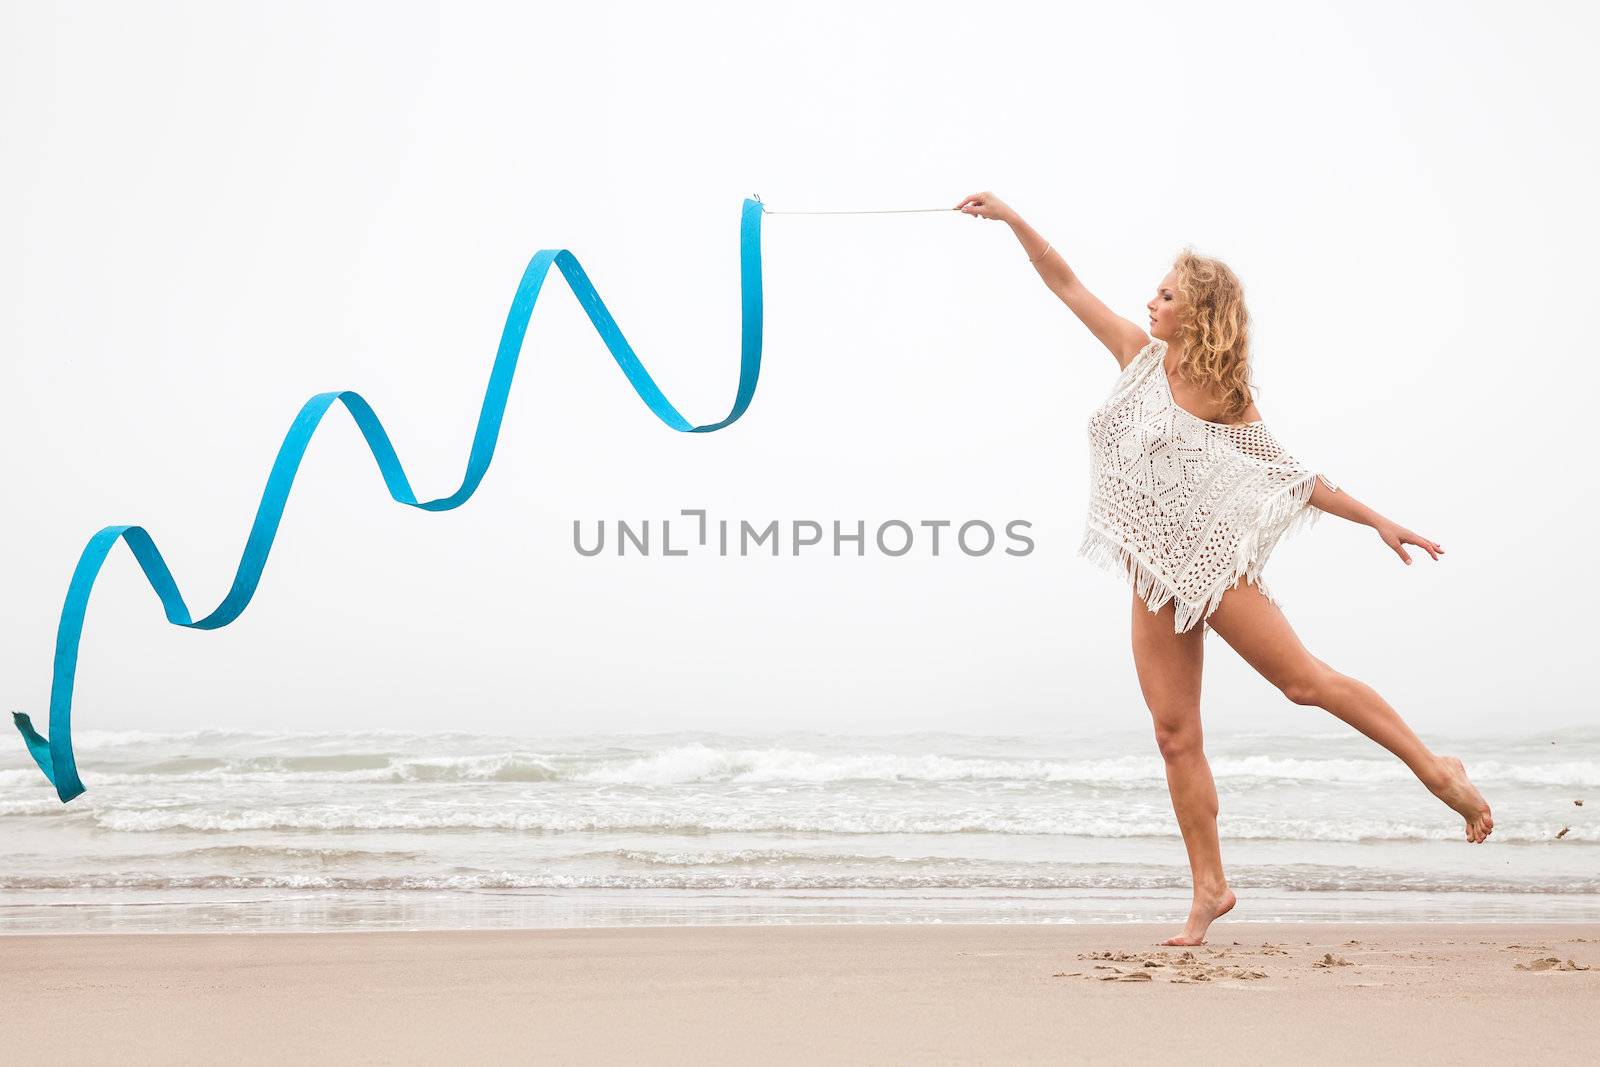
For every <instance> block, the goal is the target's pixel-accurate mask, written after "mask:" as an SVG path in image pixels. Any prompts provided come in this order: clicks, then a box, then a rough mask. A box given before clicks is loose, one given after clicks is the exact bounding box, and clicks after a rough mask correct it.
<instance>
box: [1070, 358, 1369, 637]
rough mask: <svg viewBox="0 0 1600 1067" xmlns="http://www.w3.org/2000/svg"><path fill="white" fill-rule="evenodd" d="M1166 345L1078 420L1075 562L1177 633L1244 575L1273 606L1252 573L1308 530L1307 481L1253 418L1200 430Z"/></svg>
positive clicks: (1315, 512)
mask: <svg viewBox="0 0 1600 1067" xmlns="http://www.w3.org/2000/svg"><path fill="white" fill-rule="evenodd" d="M1166 351H1167V345H1166V342H1165V341H1151V342H1150V343H1149V344H1148V345H1146V346H1145V347H1144V348H1143V349H1141V350H1140V351H1139V354H1138V355H1137V356H1135V357H1134V358H1133V359H1132V360H1131V361H1130V362H1129V363H1128V365H1127V366H1126V367H1125V368H1123V371H1122V374H1121V376H1120V377H1119V378H1118V379H1117V382H1116V384H1115V385H1114V386H1113V387H1112V389H1111V395H1110V397H1109V398H1108V399H1107V400H1106V402H1105V403H1104V404H1102V405H1101V406H1100V407H1099V408H1098V409H1097V410H1096V411H1095V412H1094V414H1093V415H1091V416H1090V417H1089V461H1090V483H1089V515H1088V520H1087V522H1086V523H1085V527H1084V532H1083V541H1082V543H1081V544H1080V545H1079V548H1078V555H1080V556H1083V557H1085V558H1087V559H1088V560H1090V561H1091V562H1092V563H1094V564H1096V565H1097V566H1100V567H1102V568H1103V569H1105V570H1106V571H1108V572H1110V573H1112V574H1120V575H1122V576H1124V577H1125V578H1127V579H1128V580H1129V582H1130V583H1131V584H1132V586H1133V588H1134V592H1135V593H1136V594H1137V595H1138V596H1139V598H1140V599H1142V600H1143V601H1144V602H1145V604H1146V605H1147V606H1148V607H1149V609H1150V610H1151V611H1152V612H1155V611H1159V610H1160V609H1161V607H1162V606H1163V605H1164V604H1166V602H1167V601H1169V600H1171V601H1173V602H1174V603H1175V609H1174V613H1175V618H1174V627H1175V630H1176V632H1177V633H1184V632H1185V631H1187V630H1189V629H1190V628H1191V627H1193V626H1194V624H1195V623H1196V622H1199V623H1200V624H1201V625H1202V627H1204V628H1205V630H1206V632H1209V631H1210V627H1209V625H1207V624H1206V622H1205V620H1206V619H1208V618H1210V616H1211V613H1212V612H1214V611H1216V610H1217V606H1218V605H1219V604H1221V603H1222V595H1223V594H1224V593H1226V592H1227V591H1228V590H1229V589H1231V588H1233V587H1234V586H1235V585H1236V584H1238V581H1239V579H1240V578H1244V579H1246V580H1247V581H1249V582H1252V583H1254V584H1255V586H1256V587H1257V588H1258V589H1260V590H1261V592H1262V594H1263V595H1265V596H1266V597H1267V598H1268V599H1269V600H1271V601H1272V602H1273V603H1274V604H1276V603H1278V601H1277V599H1276V598H1275V597H1274V596H1273V595H1272V593H1271V592H1270V591H1269V590H1268V589H1267V586H1266V583H1265V582H1264V581H1263V580H1262V577H1261V571H1262V568H1263V567H1265V566H1266V563H1267V558H1268V557H1269V556H1270V555H1271V554H1272V549H1273V547H1274V546H1275V545H1277V543H1278V541H1279V540H1280V539H1281V538H1282V537H1283V536H1284V535H1286V534H1288V533H1290V532H1292V531H1295V530H1298V529H1300V528H1302V527H1309V526H1312V525H1314V524H1315V523H1316V521H1317V518H1318V517H1319V516H1321V514H1322V511H1321V509H1319V508H1315V507H1312V506H1311V505H1310V499H1311V493H1312V490H1313V489H1314V488H1315V487H1316V480H1317V479H1318V478H1321V479H1322V480H1323V482H1324V483H1326V484H1327V486H1328V488H1329V489H1332V490H1333V491H1335V492H1338V490H1339V487H1338V486H1337V485H1335V484H1334V483H1333V481H1331V480H1330V479H1329V478H1328V477H1327V475H1324V474H1319V473H1316V472H1314V471H1311V470H1308V469H1306V468H1305V467H1303V466H1302V465H1301V464H1300V463H1299V462H1298V461H1297V460H1296V459H1295V458H1294V457H1293V456H1291V455H1289V454H1288V453H1287V452H1285V451H1284V450H1283V448H1281V447H1280V446H1279V444H1278V442H1277V440H1276V439H1274V438H1273V436H1272V434H1271V433H1270V432H1268V430H1267V427H1266V425H1265V424H1264V423H1262V422H1259V421H1258V422H1249V423H1242V424H1239V425H1225V424H1223V423H1220V422H1208V421H1206V420H1205V419H1202V418H1200V417H1198V416H1196V415H1193V414H1191V413H1190V412H1189V411H1187V410H1186V409H1184V408H1181V407H1179V406H1178V403H1177V401H1176V400H1175V399H1174V398H1173V395H1172V388H1171V386H1170V385H1169V384H1168V382H1167V375H1166V369H1165V367H1164V366H1163V360H1164V358H1165V356H1166Z"/></svg>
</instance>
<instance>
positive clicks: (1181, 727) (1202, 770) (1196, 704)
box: [1133, 594, 1235, 945]
mask: <svg viewBox="0 0 1600 1067" xmlns="http://www.w3.org/2000/svg"><path fill="white" fill-rule="evenodd" d="M1173 612H1174V608H1173V604H1172V602H1171V601H1168V602H1167V603H1166V604H1164V605H1163V606H1162V608H1161V610H1160V611H1156V612H1152V611H1151V610H1150V608H1149V607H1148V606H1147V605H1146V604H1145V603H1144V601H1142V600H1140V599H1139V597H1138V596H1137V594H1136V595H1135V596H1134V598H1133V665H1134V669H1135V670H1136V671H1137V672H1138V675H1139V688H1140V689H1141V690H1142V691H1143V692H1144V702H1145V705H1146V706H1147V707H1149V709H1150V716H1151V718H1152V720H1153V721H1154V724H1155V732H1156V746H1157V747H1158V748H1159V749H1160V750H1161V758H1162V759H1163V760H1164V761H1165V762H1166V766H1167V791H1168V792H1169V793H1171V795H1172V810H1173V813H1174V814H1175V815H1177V817H1178V829H1179V830H1180V831H1181V832H1182V833H1183V847H1184V848H1185V849H1186V850H1187V851H1188V853H1189V872H1190V876H1191V878H1192V879H1193V883H1194V901H1193V903H1192V904H1191V906H1190V909H1189V918H1188V921H1187V922H1185V923H1184V925H1183V933H1181V934H1179V935H1178V936H1176V937H1172V938H1168V939H1167V940H1166V941H1163V942H1162V944H1164V945H1199V944H1202V943H1203V942H1204V941H1205V936H1206V930H1207V928H1208V927H1210V925H1211V923H1212V921H1213V920H1214V919H1216V918H1217V916H1219V915H1222V914H1223V913H1225V912H1227V911H1228V909H1230V908H1232V907H1233V905H1234V899H1235V898H1234V895H1233V891H1232V890H1230V889H1229V888H1228V879H1227V878H1226V877H1225V876H1224V875H1223V871H1222V849H1221V846H1220V845H1219V843H1218V841H1217V786H1216V783H1215V782H1214V781H1213V780H1212V778H1211V766H1210V764H1208V763H1207V762H1206V754H1205V745H1204V736H1203V734H1202V731H1201V729H1200V678H1201V666H1202V662H1203V660H1202V652H1203V651H1204V649H1203V646H1202V644H1201V639H1202V638H1203V636H1204V635H1203V634H1202V633H1201V632H1200V630H1199V628H1198V627H1196V628H1194V629H1191V630H1190V631H1188V632H1187V633H1181V634H1179V633H1173Z"/></svg>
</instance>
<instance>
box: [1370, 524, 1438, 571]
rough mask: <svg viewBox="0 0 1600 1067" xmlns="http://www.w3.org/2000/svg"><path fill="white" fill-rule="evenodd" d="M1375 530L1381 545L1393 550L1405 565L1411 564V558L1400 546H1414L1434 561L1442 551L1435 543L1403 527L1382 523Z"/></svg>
mask: <svg viewBox="0 0 1600 1067" xmlns="http://www.w3.org/2000/svg"><path fill="white" fill-rule="evenodd" d="M1377 529H1378V536H1379V537H1381V538H1383V543H1384V544H1386V545H1388V546H1389V547H1390V548H1392V549H1394V550H1395V552H1397V553H1398V554H1399V556H1400V558H1401V560H1403V561H1404V562H1406V563H1410V562H1411V557H1410V555H1408V554H1407V553H1406V550H1405V549H1404V548H1401V547H1400V546H1401V545H1416V546H1417V547H1418V548H1420V549H1422V550H1423V551H1424V552H1426V553H1427V554H1428V555H1430V556H1432V557H1433V558H1434V559H1435V560H1437V559H1438V558H1439V553H1441V552H1443V551H1444V548H1443V547H1442V546H1440V545H1439V544H1438V543H1437V542H1434V541H1430V540H1428V539H1427V538H1426V537H1423V536H1422V535H1421V534H1415V533H1412V532H1411V531H1410V530H1408V529H1406V528H1405V527H1404V526H1400V525H1397V524H1395V523H1392V522H1384V523H1382V524H1380V525H1379V526H1378V528H1377Z"/></svg>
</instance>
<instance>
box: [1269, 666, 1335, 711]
mask: <svg viewBox="0 0 1600 1067" xmlns="http://www.w3.org/2000/svg"><path fill="white" fill-rule="evenodd" d="M1335 677H1336V675H1335V673H1334V671H1333V670H1332V669H1331V668H1330V667H1328V666H1327V665H1326V664H1324V663H1321V662H1320V661H1316V662H1313V663H1312V664H1311V665H1310V666H1309V667H1307V668H1306V669H1305V670H1303V671H1300V672H1297V673H1296V674H1295V675H1294V676H1293V677H1291V678H1290V679H1288V680H1287V681H1285V682H1282V683H1280V684H1279V686H1278V688H1279V690H1280V691H1282V693H1283V695H1284V696H1285V697H1287V698H1288V699H1289V701H1290V703H1293V704H1299V705H1300V706H1301V707H1306V708H1324V707H1327V706H1328V694H1329V692H1331V691H1332V688H1333V682H1334V679H1335Z"/></svg>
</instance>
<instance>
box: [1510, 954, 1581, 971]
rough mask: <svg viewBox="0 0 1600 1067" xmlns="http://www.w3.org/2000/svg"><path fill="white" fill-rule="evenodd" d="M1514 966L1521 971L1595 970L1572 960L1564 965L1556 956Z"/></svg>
mask: <svg viewBox="0 0 1600 1067" xmlns="http://www.w3.org/2000/svg"><path fill="white" fill-rule="evenodd" d="M1513 966H1514V967H1515V968H1516V969H1517V970H1519V971H1588V970H1592V969H1593V968H1591V967H1588V966H1585V965H1584V964H1581V963H1574V962H1573V961H1572V960H1567V961H1566V962H1565V963H1563V962H1562V961H1561V960H1560V959H1558V958H1556V957H1555V956H1546V957H1545V958H1544V959H1542V960H1534V961H1533V962H1532V963H1518V964H1514V965H1513Z"/></svg>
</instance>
